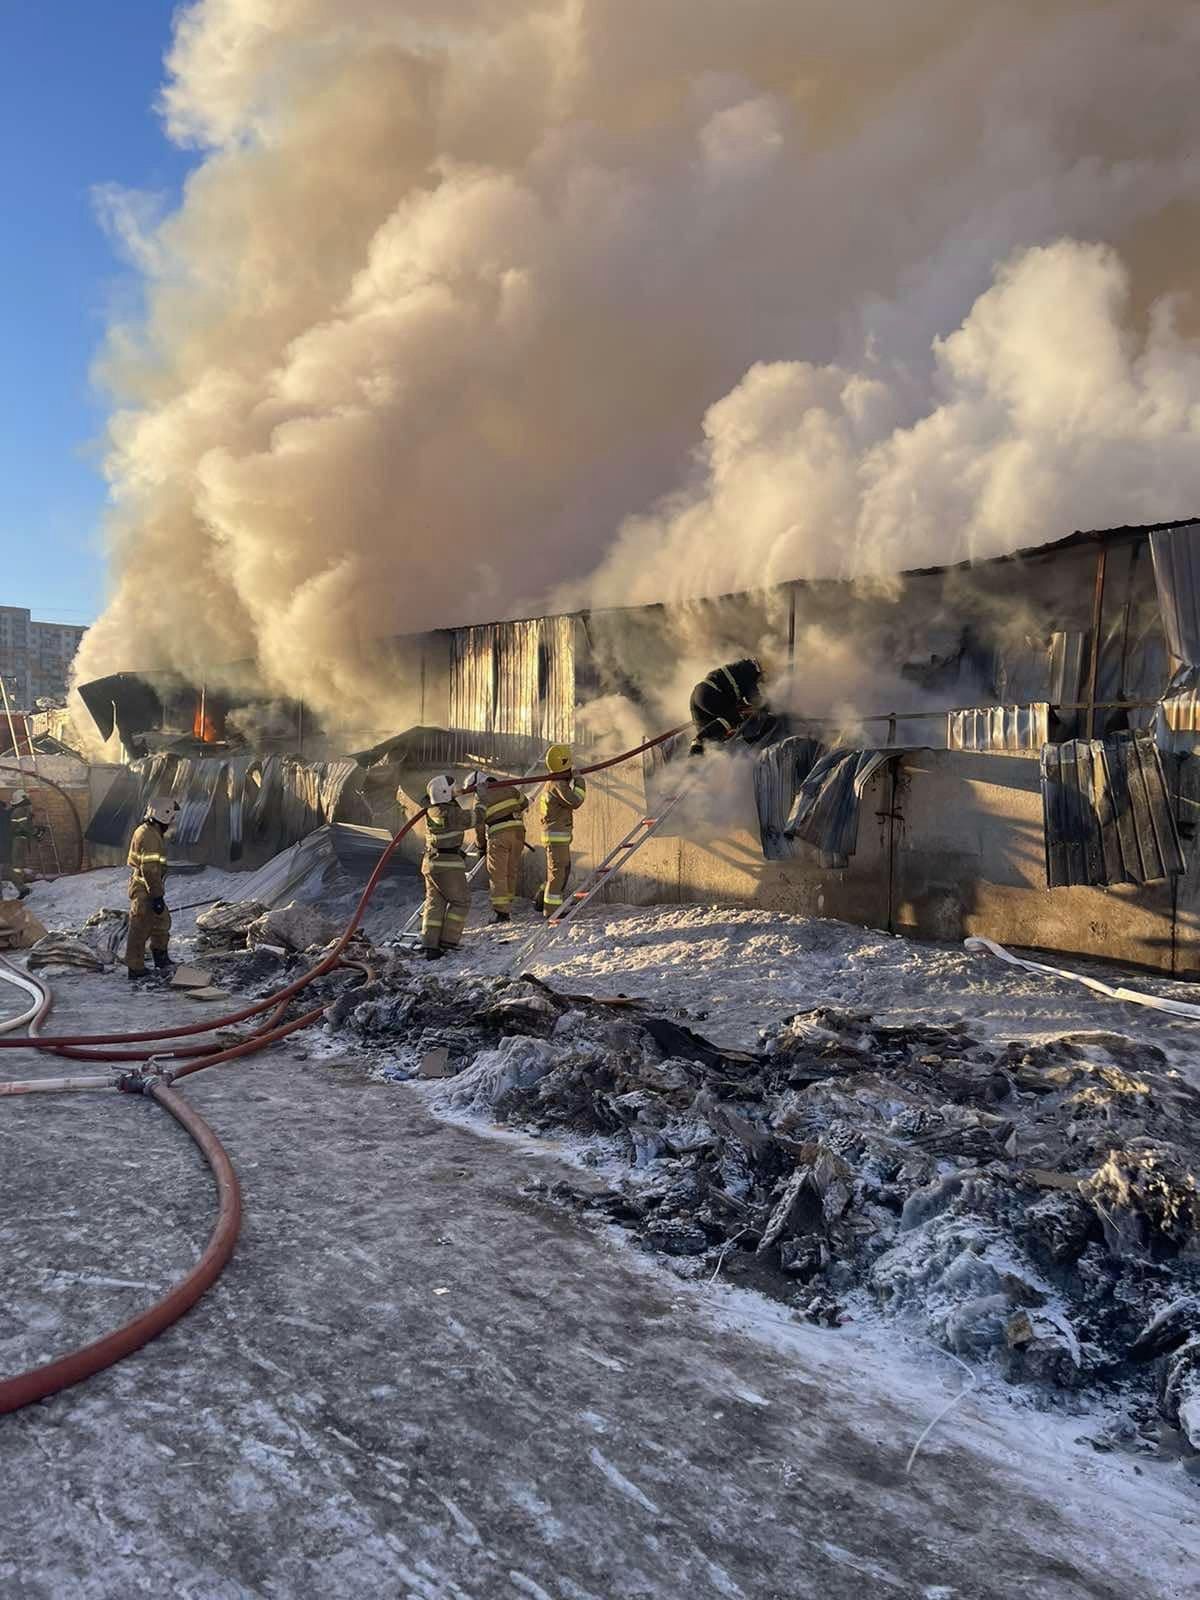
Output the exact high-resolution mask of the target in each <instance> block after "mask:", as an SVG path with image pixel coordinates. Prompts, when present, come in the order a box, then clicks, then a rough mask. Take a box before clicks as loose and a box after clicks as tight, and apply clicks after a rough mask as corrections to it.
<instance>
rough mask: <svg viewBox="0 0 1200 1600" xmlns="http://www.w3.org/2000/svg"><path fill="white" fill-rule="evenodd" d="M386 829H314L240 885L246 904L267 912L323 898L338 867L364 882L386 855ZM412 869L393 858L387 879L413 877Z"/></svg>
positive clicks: (335, 825) (335, 824)
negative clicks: (256, 904)
mask: <svg viewBox="0 0 1200 1600" xmlns="http://www.w3.org/2000/svg"><path fill="white" fill-rule="evenodd" d="M390 841H391V834H390V833H388V831H387V829H386V828H366V827H361V826H359V825H358V824H357V823H350V822H332V823H327V824H326V825H325V826H324V827H321V828H317V829H315V830H314V831H313V832H312V833H310V834H308V835H307V837H305V838H303V839H298V840H297V841H296V843H295V844H291V845H288V846H287V848H286V849H284V850H281V851H280V852H279V854H278V855H277V856H273V857H272V859H271V860H270V861H268V862H267V863H266V864H265V865H264V866H261V867H260V868H259V869H258V871H257V872H252V873H249V874H247V876H246V880H245V883H244V884H242V885H241V896H242V899H243V900H257V901H259V902H260V903H261V904H262V905H264V906H267V907H268V908H270V907H273V906H279V905H285V904H286V903H287V902H288V901H289V900H300V901H309V900H317V899H319V898H320V896H321V893H322V891H323V889H324V886H325V883H326V880H327V878H328V876H329V874H330V873H331V872H333V871H336V870H337V869H338V868H339V867H342V868H346V869H347V870H349V871H351V872H354V873H357V874H360V875H363V876H365V875H366V874H367V873H368V872H370V871H371V869H372V868H373V867H374V865H375V863H376V862H377V861H378V860H379V857H380V856H381V855H382V854H383V852H384V850H386V849H387V846H388V844H389V843H390ZM413 871H414V869H413V867H412V866H411V865H410V864H409V863H408V862H405V861H402V860H401V859H400V857H399V856H393V857H392V859H391V861H390V862H389V863H388V868H387V871H386V872H385V874H384V876H385V877H387V876H390V875H391V874H392V873H397V874H401V875H403V874H408V875H412V873H413Z"/></svg>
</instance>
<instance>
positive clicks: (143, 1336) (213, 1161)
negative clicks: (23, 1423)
mask: <svg viewBox="0 0 1200 1600" xmlns="http://www.w3.org/2000/svg"><path fill="white" fill-rule="evenodd" d="M682 731H683V729H682V728H672V729H669V730H668V732H666V733H663V734H660V735H659V736H658V737H657V738H654V739H648V740H646V742H645V743H644V744H640V745H638V746H637V747H636V748H635V749H633V750H627V751H625V752H624V753H623V754H622V755H619V756H613V757H611V758H610V759H609V760H607V761H598V762H595V763H594V764H593V765H592V766H590V767H583V768H581V769H580V770H581V772H582V773H592V772H602V771H604V770H605V769H606V768H608V767H614V766H617V765H618V764H619V763H620V762H622V761H628V760H631V759H632V758H633V757H634V756H637V755H641V754H642V752H643V751H645V750H650V749H653V748H654V746H656V745H659V744H663V743H665V742H666V741H667V740H668V739H671V738H674V737H675V735H676V734H678V733H681V732H682ZM552 776H555V777H562V776H563V774H561V773H558V774H553V775H552V774H550V773H539V774H537V775H536V776H533V777H527V778H515V779H511V780H509V781H511V782H514V783H522V784H536V783H545V782H547V781H548V780H550V779H551V777H552ZM425 810H426V808H425V807H422V808H421V810H420V811H418V812H417V813H416V814H415V815H414V816H412V817H410V818H409V820H408V821H407V822H406V823H405V824H404V826H403V827H402V828H401V829H400V830H399V832H398V833H397V834H396V835H395V837H394V838H393V839H392V840H391V841H390V843H389V844H388V846H387V848H386V849H385V850H384V852H383V854H382V855H381V856H380V858H379V860H378V862H377V863H376V865H375V870H374V871H373V872H372V874H371V876H370V878H369V879H368V881H367V885H366V888H365V889H364V890H363V892H362V895H361V896H360V898H359V901H358V904H357V906H356V907H355V910H354V914H353V915H352V916H351V918H350V920H349V922H348V923H347V924H346V927H345V930H344V931H343V933H342V934H341V936H340V937H339V939H338V940H337V942H336V943H335V944H334V945H333V947H332V948H331V950H330V951H329V952H328V953H327V954H326V955H325V956H324V957H323V958H322V959H321V960H320V961H319V962H318V963H317V965H316V966H315V967H313V968H311V969H310V970H309V971H308V972H306V973H304V974H303V975H302V976H301V977H299V978H297V979H296V980H295V981H294V982H293V983H290V984H288V985H286V987H284V988H283V989H280V990H278V991H277V992H276V993H275V994H272V995H268V996H267V997H266V999H264V1000H260V1001H258V1002H257V1003H255V1004H254V1005H251V1006H247V1007H244V1008H243V1009H242V1010H241V1011H237V1012H233V1013H231V1014H230V1015H229V1016H227V1017H219V1018H217V1019H216V1020H212V1019H210V1020H208V1021H206V1022H200V1023H193V1024H190V1025H188V1026H186V1027H182V1028H160V1029H154V1030H148V1031H143V1032H138V1033H118V1034H71V1035H41V1036H38V1030H39V1028H40V1025H41V1023H42V1021H43V1020H44V1018H45V1017H46V1015H47V1014H48V1012H49V1010H50V1006H51V997H50V993H49V990H48V989H47V990H46V991H45V999H44V1002H43V1003H42V1005H41V1006H39V1008H38V1012H37V1015H36V1016H35V1017H34V1018H33V1020H32V1021H31V1023H30V1029H31V1037H28V1038H22V1039H8V1038H0V1047H10V1048H13V1049H26V1050H28V1049H34V1050H49V1051H52V1052H54V1053H55V1054H58V1055H63V1056H69V1057H71V1058H73V1059H78V1060H85V1061H106V1060H121V1061H127V1060H137V1061H145V1060H148V1059H150V1058H151V1057H152V1056H155V1057H157V1058H158V1059H162V1058H163V1057H164V1056H170V1057H172V1058H178V1057H182V1056H188V1057H192V1056H195V1057H196V1058H197V1059H195V1060H189V1062H188V1064H187V1065H186V1066H177V1067H174V1068H172V1069H170V1070H169V1071H165V1072H160V1073H158V1074H156V1075H154V1076H150V1077H147V1076H143V1075H142V1074H140V1073H137V1072H132V1073H127V1074H120V1075H117V1076H115V1078H113V1079H111V1080H108V1081H107V1082H106V1080H104V1079H95V1080H92V1081H91V1083H90V1084H88V1085H86V1086H94V1087H97V1088H100V1087H115V1088H119V1089H122V1090H124V1091H125V1092H127V1093H142V1094H145V1095H148V1096H149V1097H150V1098H151V1099H152V1100H155V1101H156V1102H157V1103H158V1104H159V1105H160V1106H162V1107H163V1108H164V1110H166V1111H168V1112H169V1113H170V1114H171V1116H173V1117H174V1118H175V1120H176V1122H178V1123H179V1124H180V1126H181V1127H183V1128H184V1129H185V1130H186V1131H187V1132H188V1133H189V1134H190V1135H191V1137H192V1138H193V1139H194V1140H195V1142H196V1144H197V1145H198V1146H199V1148H200V1151H201V1153H202V1154H203V1156H204V1158H205V1160H206V1161H207V1162H208V1165H209V1168H210V1169H211V1171H212V1174H213V1177H214V1179H215V1181H216V1185H217V1199H218V1209H217V1221H216V1225H215V1226H214V1228H213V1232H212V1236H211V1238H210V1239H209V1241H208V1244H207V1245H206V1246H205V1249H204V1251H203V1253H202V1255H201V1256H200V1259H199V1261H197V1263H196V1265H195V1266H194V1267H193V1268H192V1269H191V1271H190V1272H188V1273H187V1275H186V1276H185V1277H183V1278H181V1279H180V1280H179V1282H178V1283H177V1284H175V1286H174V1287H173V1288H172V1289H171V1290H170V1291H169V1292H168V1293H167V1294H166V1295H164V1296H163V1297H162V1299H160V1300H157V1301H156V1302H155V1303H154V1304H153V1305H152V1306H149V1307H148V1308H147V1309H146V1310H145V1311H143V1312H140V1313H139V1314H138V1316H136V1317H134V1318H133V1319H132V1320H131V1321H129V1322H127V1323H125V1324H123V1326H121V1327H119V1328H117V1329H115V1330H114V1331H113V1332H112V1333H109V1334H106V1335H105V1336H104V1337H103V1338H101V1339H97V1340H95V1341H94V1342H93V1343H91V1344H88V1345H83V1346H81V1347H80V1348H79V1349H78V1350H73V1351H71V1352H70V1353H69V1354H67V1355H65V1356H60V1357H59V1358H58V1359H57V1360H55V1361H50V1362H47V1363H45V1364H44V1365H42V1366H40V1367H35V1368H31V1369H30V1370H29V1371H26V1372H22V1373H18V1374H17V1375H16V1376H15V1377H12V1378H5V1379H3V1380H0V1416H2V1415H4V1414H6V1413H7V1412H10V1411H17V1410H19V1409H20V1408H21V1407H22V1406H27V1405H30V1404H32V1402H33V1401H35V1400H42V1399H45V1398H46V1397H47V1396H48V1395H52V1394H56V1393H58V1391H59V1390H60V1389H65V1388H68V1387H69V1386H70V1385H72V1384H76V1383H81V1382H82V1381H83V1380H84V1379H85V1378H89V1377H92V1376H94V1375H95V1374H96V1373H98V1372H102V1371H104V1369H105V1368H106V1367H110V1366H112V1365H113V1364H114V1363H115V1362H117V1361H120V1360H121V1359H122V1358H123V1357H125V1356H127V1355H130V1354H132V1352H133V1351H135V1350H138V1349H140V1348H141V1347H142V1345H144V1344H147V1343H148V1342H149V1341H150V1340H151V1339H153V1338H156V1337H157V1335H158V1334H160V1333H162V1332H164V1331H165V1330H166V1329H167V1328H169V1327H170V1326H171V1324H172V1323H174V1322H177V1321H178V1320H179V1318H180V1317H182V1316H183V1315H184V1313H185V1312H186V1311H189V1310H190V1309H191V1307H192V1306H194V1305H195V1304H196V1302H197V1300H199V1299H200V1297H201V1295H202V1294H203V1293H204V1292H205V1290H206V1289H208V1288H209V1287H210V1286H211V1285H212V1284H213V1283H214V1282H215V1281H216V1279H217V1278H218V1277H219V1275H220V1273H221V1271H222V1270H223V1268H224V1266H225V1264H226V1262H227V1261H228V1260H229V1258H230V1256H231V1255H232V1254H233V1247H234V1244H235V1243H236V1241H237V1236H238V1231H239V1229H240V1226H241V1215H242V1203H241V1192H240V1190H239V1188H238V1181H237V1175H236V1174H235V1172H234V1170H233V1166H232V1164H231V1163H230V1160H229V1157H228V1156H227V1154H226V1153H225V1150H224V1148H223V1146H222V1144H221V1142H220V1140H219V1139H218V1138H217V1136H216V1134H215V1133H214V1132H213V1130H212V1129H211V1128H210V1127H209V1125H208V1123H207V1122H206V1121H205V1120H204V1118H203V1117H202V1116H201V1115H200V1113H199V1112H198V1111H196V1109H195V1108H194V1107H193V1106H191V1105H189V1104H188V1102H187V1101H186V1100H184V1099H182V1098H181V1097H180V1096H179V1095H178V1094H176V1093H175V1091H174V1089H173V1088H172V1087H171V1084H172V1083H174V1082H177V1081H178V1080H179V1079H181V1078H186V1077H188V1076H190V1075H191V1074H192V1073H194V1072H200V1071H202V1070H203V1069H204V1068H205V1067H212V1066H216V1065H217V1064H218V1063H221V1062H226V1061H235V1060H238V1059H240V1058H241V1057H242V1056H247V1055H250V1054H252V1053H254V1052H255V1051H258V1050H262V1049H265V1048H266V1046H267V1045H269V1044H274V1043H275V1042H276V1041H277V1040H279V1039H284V1038H286V1037H287V1036H288V1035H289V1034H291V1033H296V1032H298V1031H299V1030H300V1029H301V1028H307V1027H309V1026H311V1025H312V1023H314V1022H316V1021H317V1019H318V1018H319V1017H320V1016H321V1015H322V1014H323V1012H324V1010H325V1008H324V1006H315V1007H313V1008H312V1009H311V1010H308V1011H305V1012H304V1013H302V1014H301V1015H300V1016H299V1017H294V1018H293V1019H292V1020H291V1021H289V1022H284V1021H283V1020H282V1018H283V1015H284V1013H285V1011H286V1009H287V1006H288V1003H289V1002H290V1001H291V1000H292V999H293V998H294V997H295V996H296V995H297V994H299V993H300V992H301V990H303V989H305V988H306V987H307V986H308V985H309V984H310V983H312V982H313V981H314V980H315V979H317V978H319V977H321V976H323V975H324V974H325V973H327V972H330V971H332V970H333V968H334V967H335V966H336V965H337V964H338V963H339V961H340V960H341V957H342V954H343V952H344V951H345V949H346V946H347V945H348V944H349V942H350V939H351V938H352V937H353V934H354V932H355V930H356V929H357V927H358V925H359V923H360V922H361V920H362V917H363V913H364V912H365V911H366V908H367V904H368V902H369V901H370V899H371V896H372V894H373V893H374V892H375V887H376V885H377V884H378V882H379V880H380V878H381V877H382V875H383V870H384V868H385V866H386V865H387V863H388V861H389V860H390V859H391V857H392V855H393V854H394V853H395V851H396V848H397V846H398V845H399V843H400V841H401V840H402V839H403V838H404V836H405V835H406V834H407V833H408V832H409V831H410V830H411V829H412V828H413V827H414V826H415V824H416V823H417V822H418V821H419V820H420V819H421V817H423V816H424V815H425ZM264 1011H270V1012H271V1015H270V1016H269V1017H268V1018H267V1021H266V1022H265V1023H264V1024H263V1026H262V1027H261V1028H259V1029H258V1030H257V1031H255V1032H254V1033H252V1034H251V1035H250V1036H249V1037H248V1038H246V1039H243V1040H240V1041H239V1042H238V1043H237V1044H235V1045H230V1046H228V1047H226V1048H225V1049H220V1050H215V1051H214V1050H212V1046H211V1044H200V1045H181V1046H180V1045H177V1046H175V1047H173V1048H171V1049H170V1050H165V1051H158V1052H155V1051H149V1050H146V1051H142V1050H122V1051H118V1052H112V1053H110V1052H100V1053H98V1054H93V1053H91V1052H88V1051H86V1050H83V1049H80V1048H78V1047H79V1046H84V1045H93V1046H95V1045H114V1044H143V1043H150V1042H154V1041H161V1040H169V1039H180V1038H185V1037H189V1036H190V1035H192V1034H197V1033H210V1032H212V1031H214V1030H215V1029H218V1028H224V1027H229V1026H231V1025H232V1024H234V1023H237V1022H244V1021H246V1020H248V1019H249V1018H250V1017H254V1016H258V1015H261V1013H262V1012H264ZM75 1083H78V1086H79V1087H84V1086H85V1083H84V1081H83V1080H75V1081H72V1080H61V1081H60V1086H61V1087H68V1086H71V1087H74V1086H75ZM14 1087H15V1086H10V1091H9V1092H11V1091H12V1088H14ZM22 1087H23V1086H22ZM32 1087H33V1084H32V1083H31V1085H30V1088H32ZM4 1088H5V1086H4V1085H3V1084H2V1083H0V1093H3V1092H4Z"/></svg>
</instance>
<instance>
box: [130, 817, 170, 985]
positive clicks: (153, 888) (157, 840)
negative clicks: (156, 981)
mask: <svg viewBox="0 0 1200 1600" xmlns="http://www.w3.org/2000/svg"><path fill="white" fill-rule="evenodd" d="M128 859H129V936H128V938H127V940H126V943H125V965H126V966H127V967H128V968H129V972H130V975H131V976H134V977H137V976H139V975H141V974H142V973H144V972H145V970H146V940H147V939H149V941H150V952H151V954H152V955H153V957H154V965H155V966H156V967H165V966H167V965H168V961H167V947H168V945H169V943H170V938H171V913H170V912H169V911H168V910H167V907H166V901H165V899H164V896H165V894H166V892H167V841H166V836H165V830H164V828H163V826H162V824H161V823H159V822H151V821H150V820H149V819H148V818H147V820H146V821H145V822H142V823H140V824H139V825H138V826H137V827H136V828H135V829H134V830H133V838H132V839H131V840H130V841H129V858H128ZM156 907H157V908H158V909H156Z"/></svg>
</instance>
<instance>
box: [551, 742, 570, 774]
mask: <svg viewBox="0 0 1200 1600" xmlns="http://www.w3.org/2000/svg"><path fill="white" fill-rule="evenodd" d="M546 769H547V771H549V772H570V770H571V746H570V745H569V744H552V745H551V746H550V748H549V750H547V751H546Z"/></svg>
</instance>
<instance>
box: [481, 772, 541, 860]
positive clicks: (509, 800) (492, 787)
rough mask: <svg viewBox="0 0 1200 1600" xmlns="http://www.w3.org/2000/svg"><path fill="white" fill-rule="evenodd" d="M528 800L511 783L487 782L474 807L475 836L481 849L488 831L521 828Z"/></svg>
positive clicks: (497, 831)
mask: <svg viewBox="0 0 1200 1600" xmlns="http://www.w3.org/2000/svg"><path fill="white" fill-rule="evenodd" d="M528 805H529V801H528V799H527V798H526V796H525V795H523V794H522V793H521V791H520V790H519V789H517V788H514V786H513V785H512V784H511V783H489V784H488V786H487V787H486V788H485V789H484V790H483V791H482V793H481V795H480V798H479V804H478V805H477V806H476V807H475V837H476V840H477V842H478V844H479V848H480V849H481V850H483V849H486V847H487V836H488V834H489V833H503V832H504V831H505V830H506V829H507V828H523V827H524V826H525V811H526V808H527V807H528Z"/></svg>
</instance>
